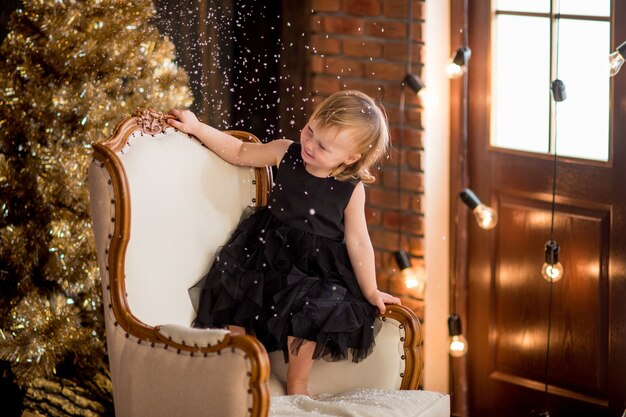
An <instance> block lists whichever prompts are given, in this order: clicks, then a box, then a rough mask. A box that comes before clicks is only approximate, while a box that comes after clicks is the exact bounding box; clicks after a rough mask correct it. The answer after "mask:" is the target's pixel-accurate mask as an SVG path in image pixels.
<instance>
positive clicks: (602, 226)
mask: <svg viewBox="0 0 626 417" xmlns="http://www.w3.org/2000/svg"><path fill="white" fill-rule="evenodd" d="M469 3H470V6H469V7H470V9H469V37H470V47H471V49H472V59H471V65H470V75H469V127H468V132H469V133H468V136H469V148H468V168H469V178H470V186H471V187H472V188H473V190H474V191H475V192H476V193H477V194H478V195H479V196H480V197H481V198H482V199H483V202H485V203H487V204H489V205H491V206H492V207H494V208H496V210H497V211H498V214H499V223H498V225H497V227H496V228H495V229H493V230H491V231H486V230H482V229H479V228H478V227H477V225H476V223H475V222H473V221H471V219H470V221H469V222H468V241H467V242H468V247H467V249H468V269H467V288H468V292H467V299H466V300H465V301H466V303H467V319H466V323H467V324H466V329H467V332H466V334H467V337H468V340H469V343H470V350H469V353H468V375H469V376H468V382H469V410H470V415H471V416H477V417H489V416H528V415H532V412H533V410H547V411H549V413H550V415H551V416H552V417H554V416H568V417H572V416H594V417H595V416H616V417H618V416H621V415H622V413H623V412H624V410H625V409H626V276H625V269H626V265H625V264H626V73H623V72H624V70H622V73H620V74H618V75H617V76H616V77H615V78H613V79H612V84H611V103H612V104H611V108H610V118H611V121H610V125H611V126H610V131H611V148H610V156H609V161H608V162H592V161H588V160H584V159H582V158H581V159H573V158H569V159H568V158H559V159H558V165H557V188H556V205H555V218H554V236H555V238H556V240H557V242H558V243H559V245H560V247H561V251H560V261H561V262H562V264H563V266H564V268H565V275H564V278H563V279H562V280H561V281H559V282H557V283H553V284H549V283H548V282H547V281H545V280H544V279H542V277H541V274H540V268H541V265H542V263H543V262H544V245H545V243H546V241H547V240H548V239H549V237H550V219H551V201H552V174H553V170H552V167H553V159H552V156H551V155H547V154H546V155H541V154H538V153H528V152H519V151H511V150H504V149H502V148H496V147H493V146H491V145H490V105H491V103H490V100H491V97H490V80H489V77H490V73H491V71H490V68H491V66H490V58H491V55H490V45H491V38H490V29H489V28H490V19H491V14H490V13H491V10H490V7H491V5H490V2H489V1H486V0H484V1H476V2H469ZM613 8H614V10H613V16H616V17H615V18H614V19H615V20H614V22H613V25H612V27H613V33H612V35H613V37H614V40H613V45H616V44H619V43H621V41H623V40H626V2H625V1H621V0H620V1H619V2H618V1H615V2H614V4H613ZM607 58H608V53H607ZM581 65H584V57H581ZM607 72H608V71H607ZM589 105H590V106H593V105H594V104H593V103H589ZM520 118H523V115H520ZM589 140H593V138H589ZM548 333H549V334H550V335H549V350H548V349H547V348H548Z"/></svg>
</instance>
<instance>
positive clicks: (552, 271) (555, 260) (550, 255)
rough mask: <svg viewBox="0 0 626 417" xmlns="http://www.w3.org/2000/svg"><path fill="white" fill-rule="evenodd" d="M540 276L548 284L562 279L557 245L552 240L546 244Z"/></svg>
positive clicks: (561, 266)
mask: <svg viewBox="0 0 626 417" xmlns="http://www.w3.org/2000/svg"><path fill="white" fill-rule="evenodd" d="M541 275H542V276H543V278H544V279H545V280H546V281H548V282H557V281H558V280H560V279H561V278H563V265H562V264H561V262H559V245H558V243H556V242H555V241H554V240H548V242H546V258H545V262H544V264H543V265H542V266H541Z"/></svg>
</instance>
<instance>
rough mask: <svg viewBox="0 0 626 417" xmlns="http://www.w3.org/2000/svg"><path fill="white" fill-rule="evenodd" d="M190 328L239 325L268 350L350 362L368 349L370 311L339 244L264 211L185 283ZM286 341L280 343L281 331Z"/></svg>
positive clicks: (245, 222)
mask: <svg viewBox="0 0 626 417" xmlns="http://www.w3.org/2000/svg"><path fill="white" fill-rule="evenodd" d="M189 294H190V296H191V300H192V303H193V306H194V308H195V310H196V318H195V320H194V322H193V326H194V327H201V328H205V327H225V326H227V325H237V326H241V327H244V328H245V329H246V331H247V332H248V333H250V334H253V335H254V336H256V337H257V338H258V339H259V340H260V341H261V342H262V343H263V345H264V346H265V348H266V349H267V350H268V351H269V352H271V351H275V350H283V351H284V352H285V353H287V349H290V350H291V351H292V352H295V353H297V352H298V350H299V348H300V346H301V345H302V343H303V342H305V341H314V342H316V343H317V344H316V348H315V352H314V354H313V357H314V358H315V359H318V358H322V357H325V358H328V359H331V360H342V359H346V358H347V357H348V352H351V353H352V360H353V361H355V362H358V361H360V360H362V359H364V358H365V357H367V355H369V354H370V353H371V351H372V348H373V346H374V336H375V333H376V332H377V331H378V329H376V328H375V326H374V324H375V323H378V321H377V320H375V318H376V315H377V309H376V307H374V306H373V305H371V304H370V303H369V302H368V301H367V300H366V299H365V298H364V297H363V294H362V293H361V290H360V288H359V286H358V282H357V280H356V277H355V275H354V272H353V270H352V268H351V264H350V259H349V257H348V252H347V250H346V247H345V245H344V244H343V243H342V242H340V241H336V240H332V239H328V238H325V237H322V236H317V235H314V234H311V233H307V232H304V231H301V230H298V229H295V228H293V227H290V226H288V225H285V224H284V223H282V222H281V221H279V220H278V219H276V218H275V217H274V216H273V215H272V214H271V212H270V211H269V209H267V208H261V209H259V210H257V211H254V212H252V213H249V214H247V215H246V216H245V217H244V219H243V220H242V221H241V222H240V224H239V226H238V227H237V229H236V230H235V231H234V232H233V234H232V236H231V237H230V239H229V240H228V242H227V243H226V245H224V246H223V247H222V248H221V249H220V250H219V252H218V255H217V257H216V259H215V261H214V263H213V265H212V267H211V269H210V270H209V272H208V273H207V274H206V275H205V276H204V277H203V278H202V279H201V280H200V281H198V283H197V284H195V285H194V286H193V287H191V288H190V289H189ZM288 336H293V337H294V341H293V343H292V345H291V346H288V343H287V337H288Z"/></svg>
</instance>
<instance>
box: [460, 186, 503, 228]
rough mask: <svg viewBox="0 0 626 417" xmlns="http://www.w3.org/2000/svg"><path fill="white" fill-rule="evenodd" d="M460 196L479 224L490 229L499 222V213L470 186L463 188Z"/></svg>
mask: <svg viewBox="0 0 626 417" xmlns="http://www.w3.org/2000/svg"><path fill="white" fill-rule="evenodd" d="M459 196H460V197H461V200H462V201H463V202H464V203H465V205H466V206H467V207H469V208H470V209H471V210H472V213H473V214H474V217H475V218H476V222H477V223H478V226H480V227H481V228H482V229H485V230H490V229H493V228H494V227H496V224H498V213H497V212H496V211H495V210H494V209H492V208H491V207H489V206H486V205H484V204H483V203H482V202H481V201H480V199H479V198H478V197H477V196H476V194H474V192H473V191H472V190H470V189H469V188H465V189H463V190H462V191H461V192H460V193H459Z"/></svg>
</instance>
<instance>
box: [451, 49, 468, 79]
mask: <svg viewBox="0 0 626 417" xmlns="http://www.w3.org/2000/svg"><path fill="white" fill-rule="evenodd" d="M471 56H472V50H471V49H470V48H469V47H467V46H463V47H461V48H459V49H457V50H456V52H455V54H454V56H453V57H452V62H450V63H449V64H448V66H447V67H446V75H447V76H448V78H451V79H457V78H461V77H462V76H463V75H465V73H466V72H467V64H468V63H469V60H470V58H471Z"/></svg>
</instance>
